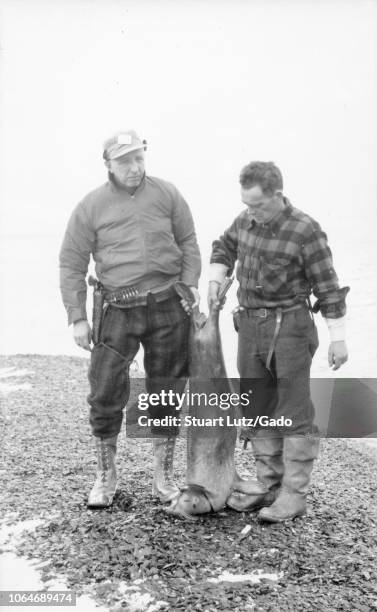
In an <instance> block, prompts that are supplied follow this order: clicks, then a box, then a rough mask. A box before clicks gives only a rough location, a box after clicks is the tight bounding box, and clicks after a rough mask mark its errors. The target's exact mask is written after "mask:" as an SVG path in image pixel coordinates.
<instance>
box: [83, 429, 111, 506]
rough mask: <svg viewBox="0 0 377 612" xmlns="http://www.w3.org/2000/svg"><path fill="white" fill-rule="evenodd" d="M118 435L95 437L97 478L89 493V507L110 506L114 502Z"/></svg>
mask: <svg viewBox="0 0 377 612" xmlns="http://www.w3.org/2000/svg"><path fill="white" fill-rule="evenodd" d="M116 443H117V436H113V437H112V438H95V445H96V450H97V478H96V480H95V483H94V486H93V488H92V490H91V491H90V494H89V499H88V504H87V505H88V508H108V507H109V506H111V504H112V503H113V499H114V495H115V491H116V486H117V475H116V469H115V454H116Z"/></svg>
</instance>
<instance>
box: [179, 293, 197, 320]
mask: <svg viewBox="0 0 377 612" xmlns="http://www.w3.org/2000/svg"><path fill="white" fill-rule="evenodd" d="M189 289H190V291H191V293H192V294H193V296H194V299H195V301H194V303H193V304H191V306H190V304H189V303H188V302H187V300H181V304H182V308H183V310H185V311H186V312H187V314H189V315H190V314H191V313H192V311H193V309H194V308H195V306H198V307H199V304H200V295H199V291H198V290H197V288H196V287H189Z"/></svg>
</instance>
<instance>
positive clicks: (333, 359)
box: [328, 340, 348, 370]
mask: <svg viewBox="0 0 377 612" xmlns="http://www.w3.org/2000/svg"><path fill="white" fill-rule="evenodd" d="M328 357H329V366H330V368H331V367H332V369H333V370H338V369H339V368H340V366H341V365H342V364H343V363H346V361H347V359H348V351H347V346H346V343H345V342H344V341H343V340H338V341H336V342H331V344H330V346H329V353H328Z"/></svg>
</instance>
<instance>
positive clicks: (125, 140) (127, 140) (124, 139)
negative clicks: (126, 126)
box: [118, 134, 132, 145]
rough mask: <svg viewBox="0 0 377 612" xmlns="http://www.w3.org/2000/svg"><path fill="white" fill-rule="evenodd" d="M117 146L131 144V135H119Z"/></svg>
mask: <svg viewBox="0 0 377 612" xmlns="http://www.w3.org/2000/svg"><path fill="white" fill-rule="evenodd" d="M118 144H125V145H130V144H132V136H131V134H119V136H118Z"/></svg>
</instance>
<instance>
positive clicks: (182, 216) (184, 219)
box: [172, 188, 201, 287]
mask: <svg viewBox="0 0 377 612" xmlns="http://www.w3.org/2000/svg"><path fill="white" fill-rule="evenodd" d="M172 195H173V198H172V199H173V213H172V227H173V234H174V239H175V241H176V243H177V245H178V247H179V248H180V250H181V251H182V255H183V257H182V268H181V280H182V281H183V282H184V283H186V285H189V286H191V287H198V282H199V277H200V272H201V257H200V250H199V246H198V242H197V238H196V233H195V226H194V221H193V218H192V214H191V211H190V208H189V206H188V204H187V202H186V201H185V199H184V198H183V197H182V195H181V194H180V193H179V191H178V189H176V188H173V194H172Z"/></svg>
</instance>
